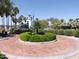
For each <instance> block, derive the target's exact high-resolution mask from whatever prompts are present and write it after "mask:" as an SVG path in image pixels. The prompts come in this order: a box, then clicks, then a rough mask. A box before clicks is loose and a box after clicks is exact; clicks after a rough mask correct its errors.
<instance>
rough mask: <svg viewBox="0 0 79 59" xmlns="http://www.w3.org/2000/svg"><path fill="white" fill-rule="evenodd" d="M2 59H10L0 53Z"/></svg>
mask: <svg viewBox="0 0 79 59" xmlns="http://www.w3.org/2000/svg"><path fill="white" fill-rule="evenodd" d="M0 59H8V58H7V57H6V56H5V55H3V54H1V53H0Z"/></svg>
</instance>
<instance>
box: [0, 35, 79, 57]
mask: <svg viewBox="0 0 79 59" xmlns="http://www.w3.org/2000/svg"><path fill="white" fill-rule="evenodd" d="M78 43H79V42H77V41H76V40H74V39H70V38H68V37H65V36H57V42H54V43H53V42H52V43H49V44H47V43H42V44H36V45H30V44H26V45H24V44H21V43H20V42H19V41H18V39H17V38H16V37H11V38H9V39H8V40H1V41H0V51H3V52H5V53H8V54H12V55H18V56H51V55H53V56H54V55H63V54H66V53H69V52H72V51H74V50H75V49H77V48H79V44H78Z"/></svg>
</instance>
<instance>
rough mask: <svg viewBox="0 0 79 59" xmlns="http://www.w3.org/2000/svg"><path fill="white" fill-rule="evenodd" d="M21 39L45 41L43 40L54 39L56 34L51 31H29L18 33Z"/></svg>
mask: <svg viewBox="0 0 79 59" xmlns="http://www.w3.org/2000/svg"><path fill="white" fill-rule="evenodd" d="M20 38H21V40H23V41H30V42H45V41H52V40H55V39H56V35H55V34H53V33H45V34H44V35H40V34H32V35H30V34H29V33H22V34H21V35H20Z"/></svg>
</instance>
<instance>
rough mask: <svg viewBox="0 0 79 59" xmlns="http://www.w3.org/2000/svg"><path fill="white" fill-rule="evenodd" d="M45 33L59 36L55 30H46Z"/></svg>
mask: <svg viewBox="0 0 79 59" xmlns="http://www.w3.org/2000/svg"><path fill="white" fill-rule="evenodd" d="M45 32H48V33H53V34H57V30H55V29H48V30H45Z"/></svg>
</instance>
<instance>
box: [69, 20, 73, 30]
mask: <svg viewBox="0 0 79 59" xmlns="http://www.w3.org/2000/svg"><path fill="white" fill-rule="evenodd" d="M69 26H70V27H71V29H72V27H73V19H69Z"/></svg>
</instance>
